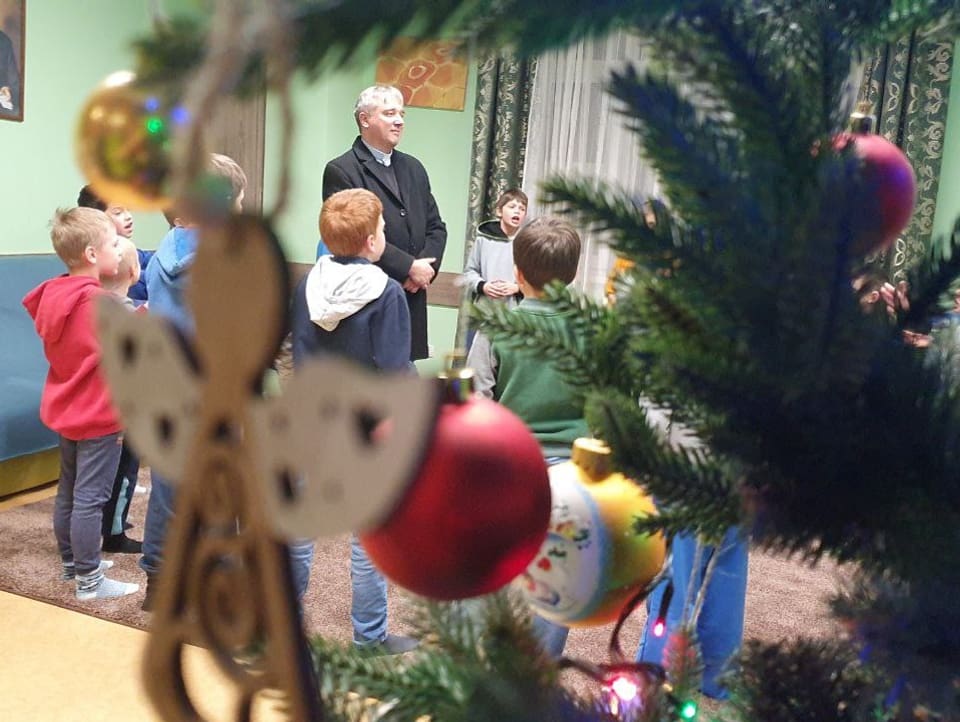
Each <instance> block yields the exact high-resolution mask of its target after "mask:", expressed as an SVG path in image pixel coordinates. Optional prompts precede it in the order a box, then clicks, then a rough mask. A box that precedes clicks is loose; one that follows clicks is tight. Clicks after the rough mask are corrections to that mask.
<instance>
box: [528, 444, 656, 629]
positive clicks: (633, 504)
mask: <svg viewBox="0 0 960 722" xmlns="http://www.w3.org/2000/svg"><path fill="white" fill-rule="evenodd" d="M610 467H611V460H610V449H609V447H607V446H606V444H604V443H603V442H602V441H598V440H596V439H577V440H576V442H574V445H573V455H572V458H571V460H570V461H569V462H566V463H563V464H557V465H556V466H552V467H550V491H551V495H552V510H551V517H550V529H549V532H548V534H547V539H546V541H545V542H544V544H543V546H542V547H541V548H540V552H539V553H538V554H537V556H536V558H535V559H534V560H533V562H532V563H531V564H530V566H529V567H527V570H526V572H525V573H524V575H523V578H522V580H520V581H519V584H520V585H521V589H522V590H523V594H524V596H525V597H526V598H527V600H528V601H529V603H530V605H531V606H532V607H533V609H534V611H536V612H537V614H539V615H540V616H542V617H544V618H546V619H549V620H550V621H552V622H556V623H558V624H563V625H566V626H569V627H586V626H592V625H598V624H606V623H608V622H611V621H613V620H615V619H616V618H617V616H618V615H619V614H620V611H621V609H622V608H623V606H624V604H625V603H626V602H627V600H629V599H630V597H631V596H633V595H634V594H635V593H636V592H638V591H639V590H640V589H641V588H642V587H644V586H646V585H647V584H649V583H650V581H651V580H652V579H653V578H654V577H655V576H656V575H657V573H658V572H659V571H660V568H661V567H662V566H663V561H664V558H665V556H666V542H665V541H664V538H663V535H662V534H654V535H646V534H644V535H638V534H637V533H636V532H634V530H633V525H634V521H635V519H636V518H637V517H644V516H649V515H651V514H655V513H656V509H655V508H654V505H653V501H652V500H651V499H650V497H649V496H647V495H646V494H645V493H644V492H643V489H642V488H641V487H639V486H638V485H637V484H636V483H634V482H633V481H631V480H630V479H627V478H626V477H625V476H624V475H623V474H620V473H618V472H613V471H611V468H610Z"/></svg>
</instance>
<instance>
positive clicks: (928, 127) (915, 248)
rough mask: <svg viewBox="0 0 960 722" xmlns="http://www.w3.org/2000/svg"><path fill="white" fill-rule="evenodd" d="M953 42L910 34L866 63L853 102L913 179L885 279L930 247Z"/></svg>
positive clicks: (942, 35) (894, 276)
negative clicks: (910, 205)
mask: <svg viewBox="0 0 960 722" xmlns="http://www.w3.org/2000/svg"><path fill="white" fill-rule="evenodd" d="M953 47H954V38H953V37H949V36H948V35H947V34H946V33H943V32H938V33H936V34H932V35H919V34H913V35H911V36H909V37H907V38H904V39H902V40H900V41H899V42H897V43H896V44H892V45H888V46H886V47H885V48H884V49H883V50H881V51H880V52H879V53H877V54H876V55H875V56H874V57H873V58H868V59H867V63H866V69H865V76H864V80H863V84H862V85H861V87H860V97H859V100H865V101H867V102H869V103H870V105H871V106H872V108H873V114H874V115H876V116H877V122H878V126H879V127H878V131H879V132H880V133H881V134H882V135H883V136H884V137H885V138H887V140H890V141H891V142H893V143H896V144H897V145H898V146H899V147H900V148H901V149H902V150H903V152H904V153H906V155H907V157H908V158H909V159H910V162H911V164H913V169H914V171H915V172H916V174H917V206H916V210H915V211H914V214H913V219H912V220H911V221H910V225H909V226H907V228H906V230H905V231H904V232H903V235H902V236H901V237H900V238H898V239H897V242H896V243H895V244H894V246H893V248H892V249H891V250H890V251H887V253H886V258H884V259H882V260H883V263H884V265H886V267H887V272H888V275H889V277H890V278H891V279H893V280H895V281H899V280H901V279H903V278H904V275H905V272H906V270H907V269H908V268H909V267H910V266H911V265H912V264H913V262H914V261H915V259H917V258H918V257H920V256H922V255H923V253H924V252H925V249H926V247H927V246H928V245H929V243H930V238H931V232H932V229H933V215H934V211H935V210H936V204H937V190H938V188H939V185H940V163H941V160H942V158H943V141H944V135H945V131H946V124H947V100H948V97H949V94H950V72H951V68H952V66H953Z"/></svg>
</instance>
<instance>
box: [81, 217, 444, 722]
mask: <svg viewBox="0 0 960 722" xmlns="http://www.w3.org/2000/svg"><path fill="white" fill-rule="evenodd" d="M190 273H191V274H192V282H191V283H192V285H191V287H190V289H189V292H188V301H189V304H190V306H191V308H192V310H193V314H194V318H195V322H196V335H195V338H194V339H193V341H192V342H191V343H190V344H189V346H190V347H191V348H192V352H193V354H195V357H196V358H195V359H191V358H190V354H189V353H188V352H187V350H186V349H185V345H184V344H183V343H182V342H181V340H180V339H179V338H178V336H177V334H176V332H175V331H173V329H172V327H171V326H170V325H168V324H167V323H166V322H164V321H163V320H161V319H158V318H153V317H151V316H150V315H149V314H147V315H145V316H144V315H141V314H131V313H129V312H128V311H127V310H126V309H124V308H123V307H122V306H121V305H120V304H119V303H116V302H114V301H112V300H110V299H104V301H103V302H102V303H101V306H100V314H99V326H100V335H101V343H102V348H103V368H104V371H105V373H106V376H107V379H108V381H109V383H110V387H111V390H112V392H113V396H114V400H115V403H116V406H117V409H118V410H119V412H120V414H121V417H122V419H123V421H124V424H125V426H126V429H127V434H128V438H129V439H130V441H131V443H132V444H133V446H134V448H135V449H136V450H137V451H138V453H139V454H140V455H141V456H142V457H143V458H144V460H145V461H146V462H147V463H148V464H149V465H150V466H151V467H154V468H156V469H158V470H159V471H161V472H162V473H163V474H164V475H165V476H167V477H168V478H170V479H171V480H172V481H174V482H175V483H176V484H177V501H176V508H175V512H174V515H173V518H172V519H171V521H170V527H169V530H168V534H167V540H166V546H165V549H164V560H163V567H162V573H161V574H160V576H159V578H158V579H157V583H158V584H159V587H158V589H157V596H156V598H155V603H154V613H153V624H152V630H151V631H152V634H151V637H150V641H149V643H148V646H147V649H146V653H145V657H144V683H145V686H146V690H147V692H148V694H149V696H150V699H151V701H152V703H153V704H154V706H155V707H156V708H157V710H158V711H159V713H160V715H161V716H162V718H163V719H165V720H201V719H204V718H203V716H202V715H201V713H200V712H199V711H198V705H197V704H196V703H195V702H196V699H195V691H193V690H188V688H187V685H186V683H185V680H184V673H183V653H184V649H185V646H186V645H187V644H199V645H202V646H204V647H206V648H208V649H209V650H210V651H211V652H212V654H213V655H214V657H215V659H216V661H217V663H218V665H219V667H220V669H221V670H222V671H223V673H224V674H225V676H226V677H227V678H229V679H230V680H231V682H232V684H233V685H234V688H235V691H236V695H235V700H234V704H233V708H232V710H231V718H233V719H236V720H250V719H251V718H252V714H253V709H254V703H255V699H256V698H257V696H258V694H260V693H261V692H263V691H265V690H270V689H273V690H281V691H282V692H283V693H284V696H285V697H286V704H287V707H288V710H289V714H290V716H291V718H292V719H296V720H320V719H322V711H321V708H320V701H319V699H320V698H319V693H318V689H317V683H316V680H315V679H314V675H313V671H312V664H311V660H310V657H309V653H308V650H307V646H306V643H305V639H304V636H303V632H302V629H301V626H300V618H299V613H298V609H297V600H296V595H295V592H294V589H293V584H292V580H291V578H290V569H289V561H288V557H287V548H286V542H288V541H291V540H295V539H304V538H312V537H315V536H321V535H333V534H340V533H343V532H346V531H353V530H365V529H370V528H372V527H375V526H376V525H377V524H378V523H379V522H381V521H382V520H383V519H384V518H385V517H386V516H387V515H389V513H390V511H391V510H392V509H393V508H394V506H395V505H396V504H397V502H398V500H399V499H400V498H401V497H402V495H403V494H404V491H405V489H406V487H407V485H408V483H409V481H410V479H411V478H412V477H413V476H414V475H415V473H416V471H417V469H418V468H419V465H420V462H421V458H422V456H423V450H424V448H425V447H426V445H427V444H428V442H429V439H430V435H431V433H432V431H433V425H434V421H435V417H436V415H437V411H438V406H439V403H440V386H439V385H438V384H437V382H436V381H433V380H425V379H419V378H417V377H415V376H408V375H403V376H400V375H391V376H385V375H375V374H372V373H370V372H367V371H364V370H361V369H360V368H359V367H356V366H354V365H351V364H349V363H347V362H345V361H340V360H336V359H330V358H327V359H322V360H314V361H312V362H310V363H308V364H305V365H304V367H303V368H301V369H300V370H299V371H298V372H297V373H296V374H295V375H294V376H293V377H292V378H291V379H290V381H289V383H287V384H286V385H285V389H284V393H283V394H282V395H281V396H279V397H276V398H264V397H263V396H262V395H261V394H260V392H259V388H260V382H261V380H262V377H263V373H264V371H265V369H267V368H268V367H269V366H270V365H271V364H272V362H273V359H274V357H275V355H276V352H277V349H278V348H279V345H280V343H281V340H282V339H283V337H284V334H285V328H286V315H287V303H288V294H289V284H288V278H287V273H286V265H285V261H284V259H283V255H282V253H281V251H280V246H279V244H278V242H277V240H276V238H275V237H274V235H273V233H272V232H271V231H270V230H269V228H268V227H267V225H266V224H265V222H264V221H263V220H262V219H259V218H255V217H252V216H233V217H231V218H229V219H226V220H224V221H223V222H221V223H219V224H214V225H210V226H208V227H205V228H204V229H203V230H202V231H201V240H200V242H199V244H198V248H197V252H196V258H195V261H194V266H193V268H192V269H191V271H190ZM390 417H393V418H396V419H397V420H398V421H400V422H399V423H395V424H393V425H392V431H391V433H390V434H389V435H388V436H387V437H386V438H383V439H376V440H375V439H373V438H371V435H370V434H369V428H370V421H371V419H373V420H377V419H385V418H390ZM251 660H252V661H251Z"/></svg>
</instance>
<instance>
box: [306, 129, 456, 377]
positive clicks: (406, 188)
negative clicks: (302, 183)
mask: <svg viewBox="0 0 960 722" xmlns="http://www.w3.org/2000/svg"><path fill="white" fill-rule="evenodd" d="M390 167H391V169H392V170H393V173H394V175H395V176H396V179H397V186H398V187H399V189H400V197H398V196H397V195H396V194H395V193H394V192H393V191H392V190H390V186H391V185H392V184H391V183H390V182H389V177H388V176H387V175H386V174H388V173H389V172H390V171H389V170H387V169H386V168H385V167H384V166H382V165H381V164H380V163H377V161H376V159H375V158H374V157H373V153H371V152H370V149H369V148H367V146H366V145H364V143H363V141H362V140H360V137H359V136H358V137H357V139H356V140H355V141H354V142H353V147H352V148H351V149H350V150H348V151H347V152H346V153H344V154H343V155H341V156H340V157H338V158H334V159H333V160H332V161H330V162H329V163H327V167H326V168H324V170H323V199H324V200H326V199H327V198H328V197H329V196H331V195H332V194H334V193H336V192H337V191H342V190H344V189H346V188H366V189H367V190H369V191H372V192H373V193H374V194H376V196H377V197H378V198H379V199H380V201H381V202H382V203H383V220H384V223H385V224H386V232H385V235H386V239H387V245H386V249H385V250H384V252H383V257H382V258H381V259H380V261H379V262H378V263H377V265H378V266H380V268H382V269H383V270H384V271H386V273H387V275H388V276H390V278H395V279H396V280H397V281H399V282H400V283H401V284H403V282H404V281H405V280H407V274H409V272H410V266H411V265H412V264H413V262H414V260H416V259H417V258H436V259H437V260H436V261H434V263H433V264H432V265H433V269H434V270H435V271H437V272H439V270H440V261H441V260H443V249H444V248H445V247H446V245H447V227H446V226H445V225H444V223H443V220H441V218H440V211H439V210H438V209H437V202H436V201H435V200H434V199H433V194H432V193H431V192H430V179H429V178H428V177H427V171H426V170H425V169H424V167H423V164H422V163H421V162H420V161H418V160H417V159H416V158H414V157H413V156H412V155H407V154H406V153H401V152H400V151H398V150H394V151H393V153H392V154H391V156H390ZM406 296H407V306H408V307H409V308H410V334H411V339H410V359H411V360H415V359H421V358H426V357H427V292H426V291H425V290H422V291H418V292H417V293H407V294H406Z"/></svg>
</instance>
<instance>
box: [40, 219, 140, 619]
mask: <svg viewBox="0 0 960 722" xmlns="http://www.w3.org/2000/svg"><path fill="white" fill-rule="evenodd" d="M50 238H51V240H52V241H53V248H54V250H55V251H56V252H57V255H58V256H59V257H60V259H61V260H62V261H63V262H64V263H65V264H66V266H67V273H66V275H63V276H59V277H57V278H53V279H50V280H49V281H44V282H43V283H41V284H40V285H39V286H38V287H37V288H35V289H33V290H32V291H31V292H30V293H28V294H27V295H26V296H25V297H24V299H23V305H24V306H25V307H26V309H27V312H28V313H29V314H30V316H31V318H33V320H34V325H35V326H36V329H37V333H38V334H39V335H40V338H41V339H42V341H43V351H44V354H45V355H46V357H47V361H48V362H49V364H50V372H49V373H48V374H47V380H46V383H45V384H44V387H43V396H42V398H41V401H40V418H41V419H42V420H43V422H44V423H45V424H46V425H47V426H49V427H50V428H51V429H53V430H54V431H56V432H57V433H58V434H59V435H60V481H59V484H58V486H57V500H56V505H55V507H54V513H53V529H54V534H55V535H56V538H57V546H58V548H59V551H60V559H61V561H62V563H63V575H62V578H63V579H75V580H76V596H77V599H80V600H82V601H92V600H99V599H109V598H113V597H122V596H124V595H127V594H132V593H133V592H135V591H137V589H138V586H137V585H136V584H126V583H123V582H118V581H115V580H113V579H108V578H107V577H106V576H104V570H105V569H107V568H109V567H110V566H112V564H111V563H110V562H104V563H101V560H100V529H101V521H102V517H103V507H104V504H105V503H106V502H107V499H108V498H109V496H110V490H111V488H112V485H113V480H114V475H115V473H116V470H117V465H118V463H119V461H120V445H121V443H122V440H123V439H122V435H121V433H120V421H119V419H118V418H117V414H116V411H115V410H114V408H113V405H112V403H111V401H110V393H109V391H108V389H107V386H106V384H105V383H104V380H103V377H102V376H101V375H100V347H99V344H98V343H97V338H96V334H95V329H94V303H95V301H96V298H97V296H98V295H99V294H101V293H103V290H102V288H101V287H100V280H99V279H100V276H115V275H116V274H117V270H118V269H119V266H120V252H119V239H118V236H117V234H116V230H115V229H114V225H113V223H112V222H111V220H110V219H109V218H108V217H107V216H106V214H104V213H103V212H102V211H98V210H96V209H93V208H73V209H70V210H63V209H60V210H58V211H57V212H56V214H55V215H54V218H53V221H52V222H51V231H50Z"/></svg>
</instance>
